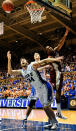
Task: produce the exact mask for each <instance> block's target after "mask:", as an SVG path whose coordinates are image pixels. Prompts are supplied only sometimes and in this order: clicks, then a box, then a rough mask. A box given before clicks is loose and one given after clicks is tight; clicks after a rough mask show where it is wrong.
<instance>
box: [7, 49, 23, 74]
mask: <svg viewBox="0 0 76 131" xmlns="http://www.w3.org/2000/svg"><path fill="white" fill-rule="evenodd" d="M7 58H8V74H10V75H12V74H13V75H19V74H21V70H12V67H11V53H10V51H8V52H7Z"/></svg>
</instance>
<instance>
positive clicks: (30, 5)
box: [24, 1, 45, 24]
mask: <svg viewBox="0 0 76 131" xmlns="http://www.w3.org/2000/svg"><path fill="white" fill-rule="evenodd" d="M25 6H26V8H27V10H28V12H29V14H30V16H31V23H33V24H34V23H37V22H41V21H42V18H41V16H42V13H43V11H44V9H45V8H44V7H41V6H40V5H38V4H37V3H36V2H35V1H29V2H27V3H26V4H25ZM25 6H24V7H25Z"/></svg>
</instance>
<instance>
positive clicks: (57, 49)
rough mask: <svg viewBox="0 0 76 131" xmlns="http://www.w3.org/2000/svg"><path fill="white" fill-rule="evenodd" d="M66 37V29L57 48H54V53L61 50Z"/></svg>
mask: <svg viewBox="0 0 76 131" xmlns="http://www.w3.org/2000/svg"><path fill="white" fill-rule="evenodd" d="M67 35H68V29H66V32H65V34H64V36H63V38H62V39H61V40H60V42H59V44H58V46H57V47H55V48H54V50H55V51H60V49H61V48H62V46H63V45H64V42H65V40H66V37H67Z"/></svg>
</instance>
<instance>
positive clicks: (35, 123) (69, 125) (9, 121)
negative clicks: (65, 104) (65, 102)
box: [0, 108, 76, 131]
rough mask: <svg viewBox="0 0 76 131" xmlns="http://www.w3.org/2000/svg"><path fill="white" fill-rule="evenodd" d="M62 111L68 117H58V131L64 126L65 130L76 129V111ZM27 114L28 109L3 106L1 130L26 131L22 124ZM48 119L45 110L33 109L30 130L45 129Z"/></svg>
mask: <svg viewBox="0 0 76 131" xmlns="http://www.w3.org/2000/svg"><path fill="white" fill-rule="evenodd" d="M62 113H63V115H64V116H66V117H67V119H66V120H63V119H59V118H58V122H59V126H58V129H57V131H61V130H62V129H63V128H64V131H66V130H67V131H75V130H76V111H72V110H65V111H62ZM25 114H26V109H7V108H1V109H0V117H1V118H2V121H1V127H0V128H1V129H0V131H4V130H8V131H10V130H13V131H15V130H16V131H17V130H18V131H19V130H20V131H24V129H25V128H23V126H22V125H23V119H24V118H25ZM47 121H48V118H47V116H46V114H45V112H44V111H43V110H40V109H33V110H32V112H31V114H30V116H29V118H28V123H27V126H28V130H29V131H30V130H32V131H33V130H35V131H45V129H44V128H43V127H44V125H45V124H48V123H47ZM30 127H31V129H30ZM18 128H19V129H18ZM36 128H37V129H36ZM25 131H26V130H25ZM47 131H48V130H47ZM62 131H63V130H62Z"/></svg>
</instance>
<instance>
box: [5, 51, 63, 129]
mask: <svg viewBox="0 0 76 131" xmlns="http://www.w3.org/2000/svg"><path fill="white" fill-rule="evenodd" d="M7 58H8V74H10V75H11V74H13V75H14V74H15V75H19V74H22V75H23V77H24V78H25V79H26V81H28V82H30V84H31V85H32V86H34V88H35V91H34V94H32V97H34V98H35V100H32V99H31V100H30V104H29V106H28V107H29V108H31V109H32V107H33V105H34V104H35V103H36V100H37V99H39V100H40V102H41V104H42V106H43V109H44V111H45V112H46V114H47V116H48V118H49V119H50V120H51V123H52V126H51V127H50V128H51V129H56V128H57V125H58V122H57V120H56V118H55V114H54V112H53V110H52V108H51V106H50V104H51V101H52V87H51V86H50V84H49V83H48V82H47V81H45V80H43V79H42V77H41V76H40V74H39V72H38V70H37V69H38V68H39V67H41V66H44V65H47V64H48V63H50V62H55V61H58V62H60V61H61V60H62V59H63V57H58V58H47V59H43V60H40V61H39V62H32V63H30V64H28V62H27V60H26V59H24V58H21V60H20V63H21V67H22V69H19V70H12V68H11V53H10V51H8V53H7ZM28 113H29V112H28Z"/></svg>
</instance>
